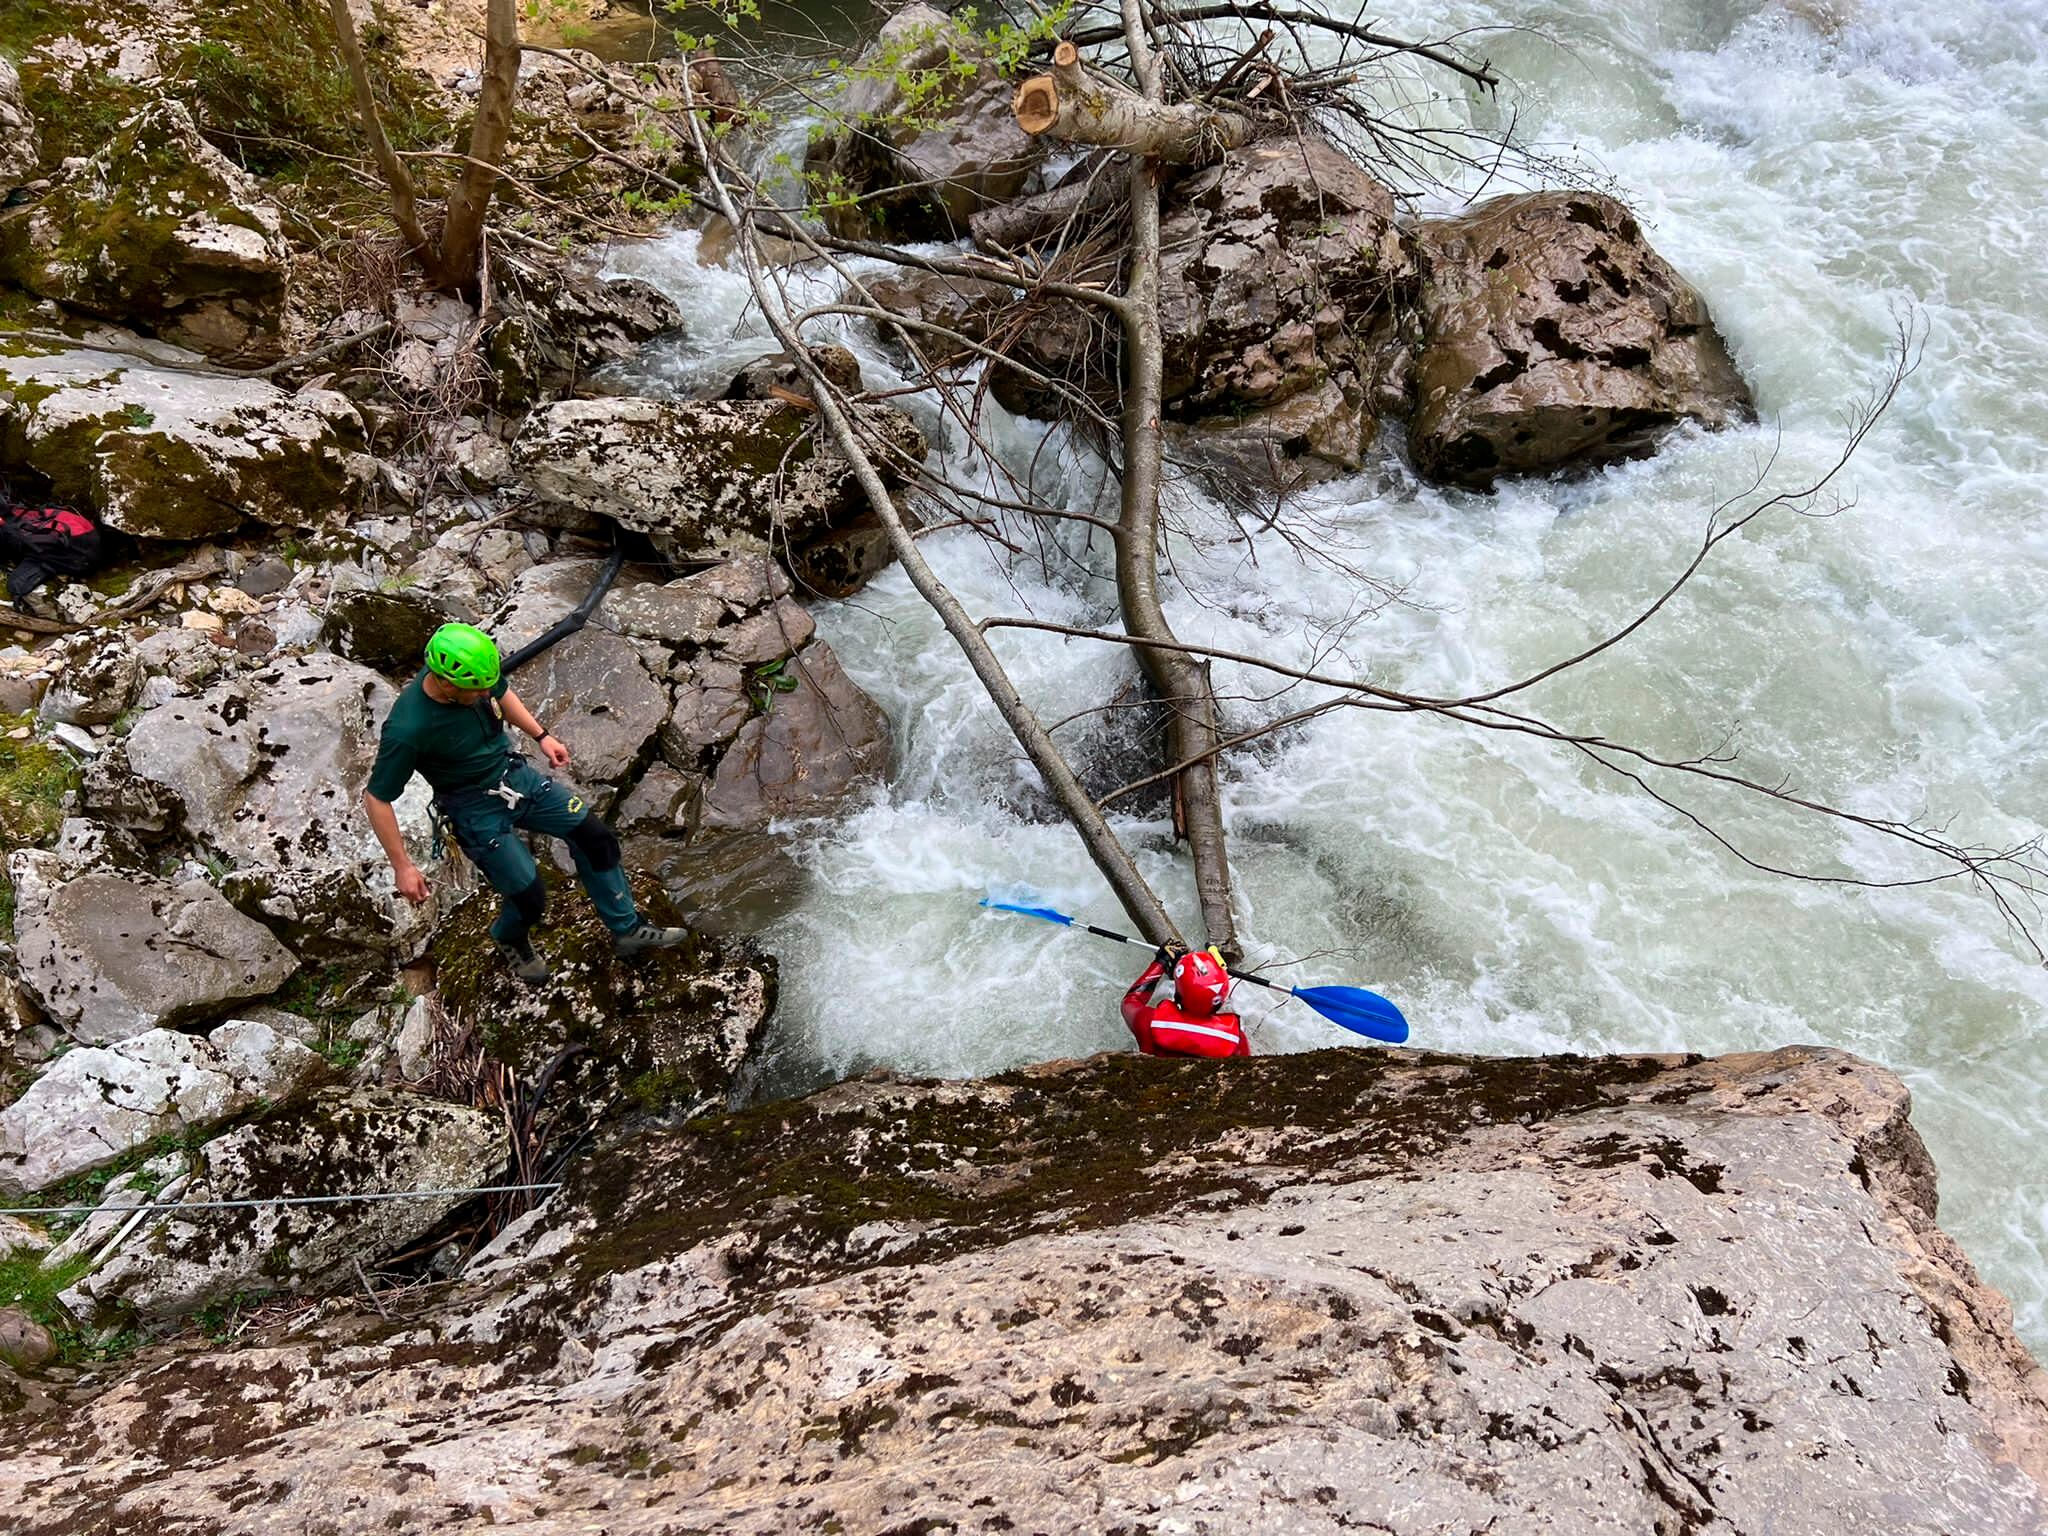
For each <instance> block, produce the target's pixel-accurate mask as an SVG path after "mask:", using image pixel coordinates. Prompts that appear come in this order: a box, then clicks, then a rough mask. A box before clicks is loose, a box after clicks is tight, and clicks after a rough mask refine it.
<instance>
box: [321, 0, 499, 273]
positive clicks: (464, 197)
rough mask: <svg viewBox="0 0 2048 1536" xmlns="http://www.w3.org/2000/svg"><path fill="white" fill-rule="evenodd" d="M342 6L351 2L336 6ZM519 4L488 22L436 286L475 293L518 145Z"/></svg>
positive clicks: (495, 7)
mask: <svg viewBox="0 0 2048 1536" xmlns="http://www.w3.org/2000/svg"><path fill="white" fill-rule="evenodd" d="M334 3H335V4H336V5H342V4H345V3H346V0H334ZM519 54H520V50H519V0H490V9H489V11H488V12H487V14H486V15H485V18H484V75H483V89H482V91H481V92H480V93H479V95H478V96H477V102H476V121H475V123H474V124H472V125H471V127H470V131H469V158H468V159H467V160H466V161H464V162H463V167H462V179H461V180H460V181H459V182H457V183H456V186H455V191H454V193H453V194H451V195H450V197H449V199H448V217H447V220H446V222H445V223H444V224H443V226H442V229H441V250H440V255H439V259H438V260H437V261H436V263H435V266H436V268H437V270H436V272H435V274H434V277H435V281H436V282H438V283H440V284H441V285H442V286H443V287H447V288H456V289H462V290H464V291H473V290H474V289H475V288H476V287H477V283H478V273H477V263H478V259H479V255H480V252H481V250H482V246H483V234H484V215H485V213H487V212H488V211H489V209H490V206H491V194H492V193H493V192H495V191H496V190H497V188H498V166H499V165H500V164H501V163H502V162H503V160H504V158H505V146H506V145H507V144H508V143H510V142H511V139H512V108H513V105H514V104H515V103H516V102H517V101H518V99H519Z"/></svg>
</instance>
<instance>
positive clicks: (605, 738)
mask: <svg viewBox="0 0 2048 1536" xmlns="http://www.w3.org/2000/svg"><path fill="white" fill-rule="evenodd" d="M516 686H517V688H518V690H519V697H520V698H521V699H522V700H524V701H525V703H526V706H527V708H529V709H531V710H532V711H533V713H534V717H535V718H536V719H538V720H539V721H540V722H541V723H542V724H544V725H545V726H547V728H548V729H549V730H550V731H552V732H553V733H554V734H555V735H556V736H557V737H558V738H559V739H560V740H562V741H564V742H566V743H567V744H568V746H569V748H570V750H571V751H572V752H573V753H574V754H575V757H574V758H573V760H572V762H571V765H570V769H569V772H570V773H571V774H572V775H573V776H574V777H575V778H576V780H577V781H578V782H579V783H590V784H616V783H618V782H619V781H620V780H622V779H624V778H625V777H626V776H627V774H628V772H629V770H631V769H632V768H633V767H634V766H635V765H636V764H638V763H639V762H640V760H641V757H642V756H643V755H644V754H645V752H646V749H647V745H648V743H649V742H651V741H652V740H653V739H654V733H655V731H656V730H658V729H659V728H660V726H661V722H662V719H663V717H664V716H665V715H666V714H667V713H668V704H669V701H668V691H667V690H666V689H665V688H663V687H662V686H661V685H660V684H659V683H657V682H656V681H655V680H654V679H653V678H652V677H650V676H649V675H648V673H647V667H646V665H645V664H644V663H643V662H642V661H641V659H640V653H639V652H638V651H637V650H635V649H634V648H633V645H632V644H631V642H629V641H626V640H623V639H621V638H620V637H619V636H617V635H615V634H611V633H609V632H608V631H606V630H603V629H600V628H597V627H596V626H594V625H586V626H585V627H584V628H582V629H580V630H578V631H577V632H576V633H575V634H573V635H570V636H569V637H568V638H567V639H566V640H560V641H557V642H556V643H555V644H554V645H552V646H550V647H548V649H546V650H545V651H542V652H541V653H540V655H538V656H536V657H534V659H533V660H532V661H529V662H528V663H527V664H526V665H525V666H524V667H522V668H521V669H520V671H519V675H518V678H517V679H516Z"/></svg>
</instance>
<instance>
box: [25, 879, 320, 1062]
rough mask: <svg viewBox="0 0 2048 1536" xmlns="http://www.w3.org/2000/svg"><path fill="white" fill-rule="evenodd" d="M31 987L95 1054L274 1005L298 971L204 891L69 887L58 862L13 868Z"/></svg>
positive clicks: (154, 884)
mask: <svg viewBox="0 0 2048 1536" xmlns="http://www.w3.org/2000/svg"><path fill="white" fill-rule="evenodd" d="M8 871H9V874H10V875H11V876H12V878H13V880H14V889H15V910H14V933H15V940H16V946H17V949H18V953H19V957H20V966H21V981H22V984H23V985H24V986H25V987H27V988H28V989H29V991H30V992H31V993H32V994H33V995H34V997H35V999H36V1001H37V1002H38V1003H39V1004H41V1005H42V1008H43V1011H44V1012H46V1013H48V1014H49V1015H50V1017H51V1018H52V1019H54V1020H55V1021H57V1023H59V1024H60V1025H62V1026H63V1027H64V1028H65V1029H66V1030H67V1031H68V1032H69V1033H70V1034H71V1035H73V1036H74V1037H75V1038H77V1039H79V1040H82V1041H85V1042H86V1043H88V1044H96V1043H99V1042H101V1041H108V1040H125V1039H127V1038H128V1037H129V1036H131V1035H139V1034H141V1033H143V1032H144V1031H145V1030H150V1029H155V1028H157V1027H159V1026H163V1027H170V1026H175V1025H177V1024H181V1023H184V1022H185V1021H187V1020H189V1019H198V1018H204V1017H205V1016H206V1015H208V1014H209V1013H215V1012H217V1011H219V1010H221V1009H224V1008H227V1007H229V1006H231V1005H233V1004H235V1003H238V1002H244V1001H247V1000H250V999H254V998H259V997H267V996H269V995H270V994H271V993H272V992H275V991H276V990H277V989H278V988H279V987H281V986H282V985H284V983H285V981H286V980H287V978H289V977H290V976H291V974H292V972H293V971H295V970H296V969H298V961H297V960H296V959H294V958H293V956H292V955H291V953H290V952H289V951H288V950H286V949H285V948H284V946H283V945H281V944H279V943H278V942H277V940H276V939H274V938H272V937H271V935H270V931H269V930H268V929H266V928H265V927H264V926H263V925H262V924H260V923H257V922H254V921H252V920H251V919H249V918H246V917H244V916H243V915H242V914H241V913H239V912H237V911H236V910H235V909H234V908H233V907H232V906H230V905H229V904H228V902H227V899H226V898H225V897H223V896H222V895H221V894H220V892H218V891H216V890H215V889H214V888H213V887H212V886H210V885H208V884H207V883H206V882H204V881H203V880H192V881H186V882H185V883H183V884H179V885H173V884H171V883H170V882H168V881H164V880H157V879H151V878H148V877H145V876H140V875H119V874H111V873H100V874H87V875H81V876H78V877H76V878H73V879H68V880H67V879H64V878H62V874H61V871H60V869H59V867H58V865H57V862H56V858H55V856H54V855H52V854H47V853H39V852H35V851H26V852H21V853H17V854H15V855H14V857H13V858H12V859H11V860H10V861H9V864H8Z"/></svg>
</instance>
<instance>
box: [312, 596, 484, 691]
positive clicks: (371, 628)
mask: <svg viewBox="0 0 2048 1536" xmlns="http://www.w3.org/2000/svg"><path fill="white" fill-rule="evenodd" d="M451 617H453V615H451V614H450V613H448V611H447V610H446V609H445V608H443V607H442V605H441V603H440V602H439V601H438V600H437V599H436V598H435V597H433V596H432V595H431V594H429V593H426V592H420V591H413V590H404V591H393V592H385V591H380V590H378V589H376V588H360V589H357V590H353V591H338V592H336V593H335V594H334V595H333V596H332V597H331V598H329V599H328V602H327V612H326V615H325V616H324V617H323V618H322V619H321V621H320V639H321V641H322V642H323V643H324V644H326V645H327V646H329V647H330V648H332V649H333V650H334V651H336V652H338V653H339V654H341V655H343V656H346V657H347V658H348V659H349V660H350V661H356V662H360V663H362V664H363V665H364V666H366V667H373V668H375V669H376V670H377V671H379V672H385V673H391V674H403V675H404V676H406V677H408V678H410V677H411V676H412V674H413V673H414V672H417V671H418V670H419V665H420V657H421V655H422V654H423V653H424V652H425V651H426V648H427V640H428V638H429V637H430V636H431V635H432V634H433V633H434V631H435V630H437V629H439V628H440V627H441V626H442V625H443V624H444V623H446V622H447V621H448V620H449V619H450V618H451Z"/></svg>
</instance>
